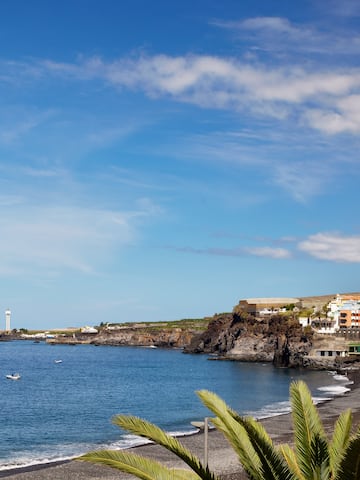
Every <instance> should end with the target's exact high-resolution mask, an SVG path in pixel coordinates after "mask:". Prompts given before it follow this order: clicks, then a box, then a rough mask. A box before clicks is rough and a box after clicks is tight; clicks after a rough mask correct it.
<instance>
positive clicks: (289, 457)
mask: <svg viewBox="0 0 360 480" xmlns="http://www.w3.org/2000/svg"><path fill="white" fill-rule="evenodd" d="M279 451H280V452H281V454H282V455H283V457H284V459H285V461H286V463H287V465H288V466H289V468H290V470H291V471H292V472H293V475H294V477H295V478H296V479H297V480H306V479H305V477H304V475H303V473H302V471H301V470H300V467H299V464H298V461H297V456H296V454H295V452H294V450H293V449H292V448H291V447H290V445H288V444H284V445H280V446H279Z"/></svg>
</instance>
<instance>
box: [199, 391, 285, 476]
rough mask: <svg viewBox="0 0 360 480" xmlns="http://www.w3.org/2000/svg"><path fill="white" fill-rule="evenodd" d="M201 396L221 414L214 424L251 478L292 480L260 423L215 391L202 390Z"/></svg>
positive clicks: (212, 409) (206, 403) (210, 407)
mask: <svg viewBox="0 0 360 480" xmlns="http://www.w3.org/2000/svg"><path fill="white" fill-rule="evenodd" d="M197 393H198V395H199V397H200V398H201V400H202V401H203V403H204V404H205V405H206V406H207V407H208V408H209V409H210V410H211V411H212V412H213V413H214V414H215V415H217V418H216V419H214V420H212V422H213V423H214V425H215V426H217V428H218V429H219V430H221V431H222V432H223V433H224V434H225V436H226V438H227V439H228V440H229V442H230V444H231V445H232V446H233V448H234V450H235V452H236V453H237V455H238V457H239V459H240V462H241V463H242V465H243V467H244V469H245V470H246V471H247V472H248V474H249V475H252V476H253V477H254V478H258V477H259V478H266V479H274V480H291V479H292V473H291V471H290V470H289V468H288V467H287V465H286V464H285V462H284V461H283V458H282V456H281V455H280V454H279V453H278V452H277V450H276V449H275V448H274V445H273V442H272V440H271V438H270V437H269V435H268V434H267V432H266V431H265V429H264V427H263V426H262V425H261V424H260V423H259V422H257V421H256V420H254V419H251V418H244V417H241V416H240V415H238V414H237V413H236V412H235V411H234V410H232V409H231V408H230V407H229V406H228V405H227V404H226V403H225V402H224V401H223V400H222V399H220V398H219V397H218V396H217V395H216V394H214V393H212V392H209V391H206V390H202V391H200V392H197ZM257 476H258V477H257Z"/></svg>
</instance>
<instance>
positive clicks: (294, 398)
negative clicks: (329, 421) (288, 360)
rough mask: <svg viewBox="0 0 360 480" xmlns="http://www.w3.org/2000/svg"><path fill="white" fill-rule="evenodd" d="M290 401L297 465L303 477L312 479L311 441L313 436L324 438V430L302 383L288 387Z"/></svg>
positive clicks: (308, 392) (294, 383)
mask: <svg viewBox="0 0 360 480" xmlns="http://www.w3.org/2000/svg"><path fill="white" fill-rule="evenodd" d="M290 401H291V405H292V417H293V424H294V436H295V448H296V453H297V457H298V464H299V467H300V469H301V471H302V472H303V474H304V476H305V477H306V478H312V470H311V465H312V447H311V444H312V439H313V437H314V435H318V436H319V437H323V438H326V437H325V432H324V428H323V425H322V423H321V420H320V416H319V413H318V411H317V409H316V407H315V405H314V404H313V401H312V398H311V393H310V391H309V389H308V387H307V385H306V384H305V383H304V382H302V381H299V382H293V383H292V384H291V385H290Z"/></svg>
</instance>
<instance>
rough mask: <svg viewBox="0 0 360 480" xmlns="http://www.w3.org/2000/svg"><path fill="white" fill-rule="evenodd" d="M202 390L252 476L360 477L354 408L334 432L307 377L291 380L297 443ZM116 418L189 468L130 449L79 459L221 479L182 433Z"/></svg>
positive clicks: (167, 475)
mask: <svg viewBox="0 0 360 480" xmlns="http://www.w3.org/2000/svg"><path fill="white" fill-rule="evenodd" d="M197 394H198V396H199V397H200V399H201V400H202V402H203V403H204V405H205V406H206V407H207V408H209V410H210V411H211V412H212V413H213V414H214V415H215V417H214V418H212V419H211V422H212V423H213V424H214V425H215V427H216V428H217V429H218V430H220V431H221V432H223V433H224V435H225V437H226V438H227V440H228V441H229V443H230V444H231V446H232V447H233V449H234V450H235V452H236V454H237V456H238V458H239V460H240V463H241V464H242V466H243V468H244V471H245V472H246V474H247V476H248V478H249V479H251V480H360V428H359V427H358V429H357V431H356V432H355V433H352V432H351V430H352V414H351V410H347V411H346V412H344V413H342V414H341V415H340V416H339V418H338V419H337V421H336V424H335V426H334V432H333V435H332V437H331V438H328V436H327V434H326V432H325V429H324V427H323V424H322V422H321V419H320V416H319V413H318V411H317V409H316V407H315V406H314V404H313V401H312V398H311V394H310V392H309V389H308V388H307V386H306V384H305V383H304V382H294V383H292V384H291V386H290V400H291V406H292V417H293V424H294V446H293V447H291V446H290V445H287V444H285V445H279V446H275V445H274V444H273V441H272V440H271V438H270V437H269V435H268V434H267V432H266V431H265V429H264V427H263V426H262V424H261V423H260V422H258V421H256V420H255V419H253V418H251V417H243V416H241V415H239V414H238V413H236V412H235V411H234V410H232V409H231V408H230V407H229V406H228V405H226V403H225V402H224V401H223V400H222V399H221V398H219V397H218V396H217V395H216V394H214V393H212V392H209V391H207V390H201V391H199V392H197ZM113 422H114V423H115V424H116V425H118V426H119V427H121V428H123V429H125V430H128V431H129V432H131V433H133V434H135V435H139V436H141V437H145V438H147V439H150V440H152V441H153V442H155V443H157V444H159V445H162V446H163V447H165V448H166V449H168V450H170V451H171V452H173V453H174V454H175V455H177V456H178V457H179V458H181V459H182V460H183V461H184V462H185V463H186V464H187V465H188V467H190V470H189V469H172V468H168V467H166V466H164V465H162V464H161V463H159V462H156V461H155V460H152V459H149V458H145V457H141V456H139V455H136V454H133V453H127V452H124V451H107V450H103V451H99V452H90V453H88V454H86V455H83V456H82V457H80V458H79V460H82V461H87V462H91V463H98V464H105V465H109V466H110V467H113V468H116V469H118V470H120V471H122V472H126V473H131V474H133V475H135V476H137V477H138V478H141V479H143V480H159V479H163V480H168V479H169V480H170V479H171V480H184V479H190V480H195V479H204V480H218V477H217V476H216V475H215V474H214V473H212V472H210V471H209V469H208V467H207V466H204V465H202V463H201V462H200V460H199V459H198V458H197V457H196V456H194V455H193V454H192V453H191V452H190V451H189V450H187V449H186V448H185V447H184V446H183V445H182V444H181V443H180V442H179V441H178V440H177V439H176V438H173V437H171V436H169V435H168V434H167V433H165V432H164V431H163V430H161V429H160V428H159V427H157V426H156V425H153V424H151V423H149V422H147V421H145V420H142V419H140V418H138V417H133V416H125V415H118V416H116V417H114V419H113Z"/></svg>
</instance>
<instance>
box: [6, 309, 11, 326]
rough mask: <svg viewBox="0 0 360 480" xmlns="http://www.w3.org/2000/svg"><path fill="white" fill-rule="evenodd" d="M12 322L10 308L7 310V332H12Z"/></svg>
mask: <svg viewBox="0 0 360 480" xmlns="http://www.w3.org/2000/svg"><path fill="white" fill-rule="evenodd" d="M10 320H11V311H10V309H9V308H8V309H7V310H5V330H6V331H7V332H10V330H11V326H10Z"/></svg>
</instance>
